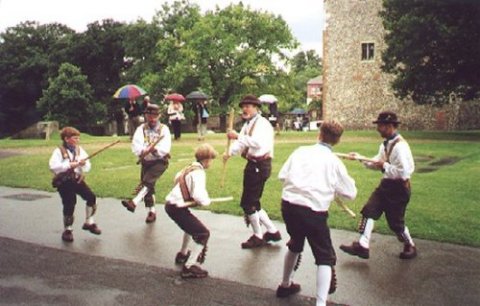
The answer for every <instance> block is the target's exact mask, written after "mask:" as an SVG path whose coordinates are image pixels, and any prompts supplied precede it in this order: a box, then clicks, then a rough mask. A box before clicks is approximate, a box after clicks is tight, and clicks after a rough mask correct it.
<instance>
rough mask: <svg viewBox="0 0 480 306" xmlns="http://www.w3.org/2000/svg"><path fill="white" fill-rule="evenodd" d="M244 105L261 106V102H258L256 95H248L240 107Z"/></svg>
mask: <svg viewBox="0 0 480 306" xmlns="http://www.w3.org/2000/svg"><path fill="white" fill-rule="evenodd" d="M243 104H253V105H255V106H260V104H261V103H260V100H258V98H257V97H256V96H254V95H246V96H245V97H243V99H242V101H240V103H238V105H239V106H240V107H242V105H243Z"/></svg>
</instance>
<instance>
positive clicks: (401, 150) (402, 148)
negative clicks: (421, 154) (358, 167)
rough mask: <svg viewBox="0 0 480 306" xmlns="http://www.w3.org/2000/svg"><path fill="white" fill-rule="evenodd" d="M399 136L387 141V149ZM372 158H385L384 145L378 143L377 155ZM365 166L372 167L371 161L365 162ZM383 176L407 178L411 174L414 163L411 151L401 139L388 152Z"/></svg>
mask: <svg viewBox="0 0 480 306" xmlns="http://www.w3.org/2000/svg"><path fill="white" fill-rule="evenodd" d="M399 137H401V136H400V135H397V136H396V137H395V138H393V139H391V140H389V141H388V143H387V150H390V147H391V145H392V144H393V142H394V141H395V140H396V139H397V138H399ZM372 159H374V160H386V159H387V157H386V155H385V146H384V145H383V143H382V144H380V148H379V150H378V153H377V155H375V156H374V157H373V158H372ZM365 166H366V167H367V168H372V163H365ZM383 169H384V170H385V171H384V172H383V178H385V179H403V180H407V179H410V177H411V176H412V174H413V171H414V170H415V163H414V161H413V156H412V151H411V150H410V146H409V145H408V143H407V142H406V141H405V140H404V139H402V140H400V141H399V142H398V143H397V144H395V146H394V147H393V150H392V153H391V154H390V162H388V163H387V162H386V163H384V164H383Z"/></svg>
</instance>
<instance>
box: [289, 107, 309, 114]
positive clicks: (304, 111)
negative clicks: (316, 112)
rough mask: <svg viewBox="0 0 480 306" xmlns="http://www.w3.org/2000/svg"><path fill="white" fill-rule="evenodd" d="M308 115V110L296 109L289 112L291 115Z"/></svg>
mask: <svg viewBox="0 0 480 306" xmlns="http://www.w3.org/2000/svg"><path fill="white" fill-rule="evenodd" d="M306 113H307V111H306V110H304V109H302V108H298V107H297V108H294V109H293V110H292V111H290V112H288V114H290V115H305V114H306Z"/></svg>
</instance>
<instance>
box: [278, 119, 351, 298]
mask: <svg viewBox="0 0 480 306" xmlns="http://www.w3.org/2000/svg"><path fill="white" fill-rule="evenodd" d="M342 134H343V127H342V125H341V124H340V123H339V122H337V121H335V120H331V121H325V122H324V123H323V124H322V126H321V128H320V134H319V143H317V144H315V145H312V146H305V147H300V148H298V149H296V150H295V151H294V152H293V153H292V155H290V157H289V158H288V159H287V161H286V162H285V164H284V165H283V167H282V169H281V170H280V173H279V174H278V178H279V179H280V180H281V181H282V182H283V191H282V216H283V220H284V221H285V225H286V228H287V232H288V234H289V235H290V240H289V241H288V243H287V246H288V250H287V253H286V255H285V261H284V266H283V280H282V283H281V284H280V286H278V288H277V297H280V298H284V297H288V296H290V295H292V294H295V293H297V292H299V291H300V285H299V284H296V283H294V282H292V278H293V273H294V270H295V268H294V267H295V265H296V264H297V262H298V259H299V256H300V253H301V252H302V251H303V247H304V244H305V238H306V239H307V240H308V243H309V244H310V248H311V249H312V252H313V256H314V258H315V264H316V265H317V273H316V279H317V306H321V305H326V303H327V296H328V294H329V293H333V292H334V291H335V289H336V275H335V270H334V266H335V264H336V261H337V258H336V255H335V250H334V249H333V246H332V241H331V238H330V229H329V228H328V224H327V219H328V209H329V207H330V203H331V202H332V201H333V199H334V198H335V196H342V197H344V198H348V199H351V200H353V199H354V198H355V197H356V195H357V188H356V187H355V181H354V180H353V179H352V178H351V177H350V176H349V175H348V173H347V169H346V168H345V165H344V164H343V163H342V162H341V161H340V159H339V158H338V157H337V156H335V155H334V154H333V153H332V147H333V146H334V145H336V144H337V143H338V142H339V141H340V137H341V136H342Z"/></svg>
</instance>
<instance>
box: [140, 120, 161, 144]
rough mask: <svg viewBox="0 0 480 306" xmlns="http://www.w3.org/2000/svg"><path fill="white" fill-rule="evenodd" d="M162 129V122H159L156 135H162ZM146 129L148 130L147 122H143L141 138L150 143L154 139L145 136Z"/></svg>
mask: <svg viewBox="0 0 480 306" xmlns="http://www.w3.org/2000/svg"><path fill="white" fill-rule="evenodd" d="M162 129H163V124H162V123H160V124H159V125H158V126H157V127H156V128H155V132H157V134H158V137H162ZM147 131H148V124H146V123H144V124H143V139H144V141H145V142H146V143H148V144H152V143H153V142H154V141H153V140H152V139H149V138H148V137H147Z"/></svg>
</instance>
